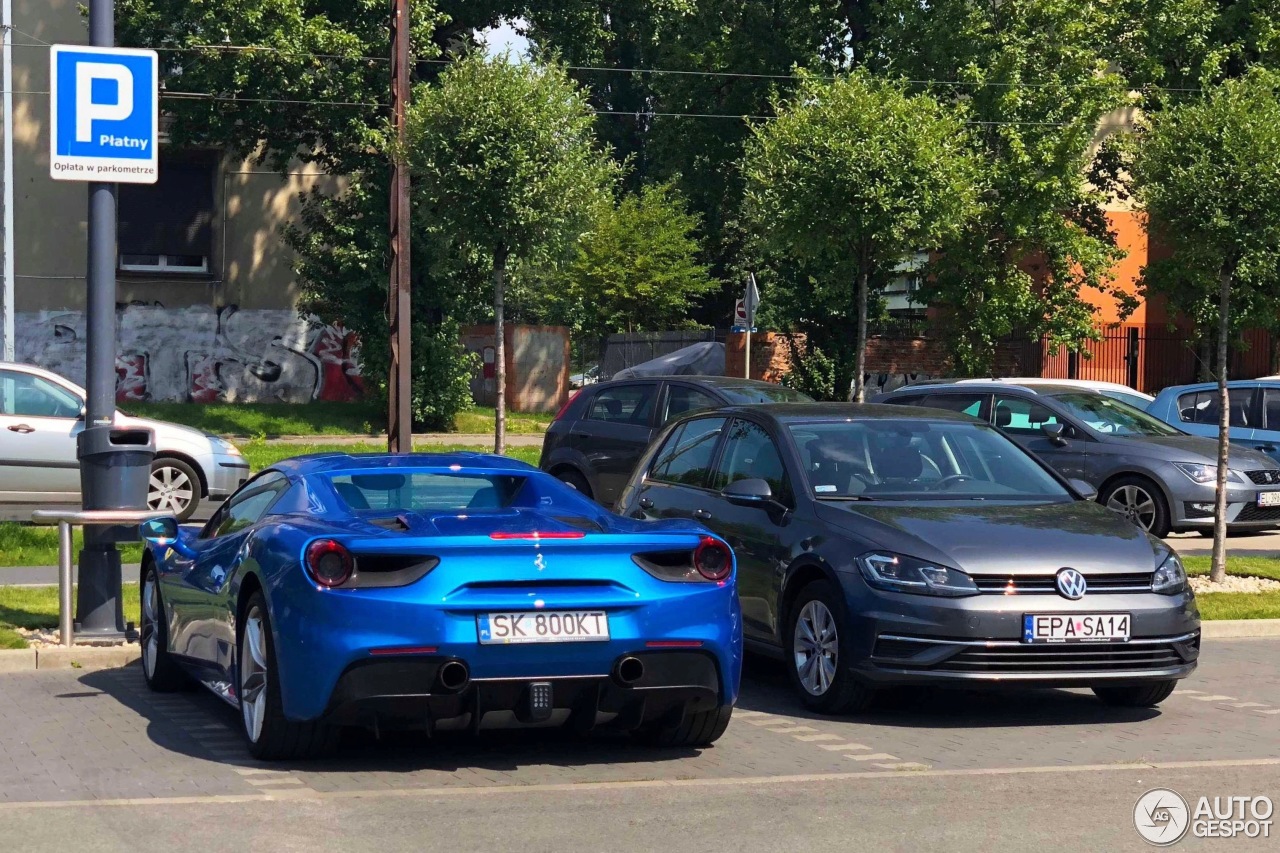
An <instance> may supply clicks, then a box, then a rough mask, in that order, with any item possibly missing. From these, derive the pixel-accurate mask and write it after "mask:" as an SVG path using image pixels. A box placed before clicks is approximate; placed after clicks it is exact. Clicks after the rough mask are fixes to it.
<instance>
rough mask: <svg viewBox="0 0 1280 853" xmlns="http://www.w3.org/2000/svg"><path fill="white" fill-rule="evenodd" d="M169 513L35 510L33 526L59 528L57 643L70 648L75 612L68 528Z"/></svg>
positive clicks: (128, 521)
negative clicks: (44, 525) (72, 600)
mask: <svg viewBox="0 0 1280 853" xmlns="http://www.w3.org/2000/svg"><path fill="white" fill-rule="evenodd" d="M169 515H172V513H170V512H157V511H156V510H150V509H38V510H36V511H35V512H33V513H31V523H32V524H56V525H58V642H59V643H61V644H62V645H64V646H70V645H71V644H72V643H73V642H74V639H75V638H74V632H75V626H74V624H73V619H74V616H75V609H74V608H73V607H72V604H71V586H72V583H71V561H72V550H71V549H72V540H71V529H72V528H73V527H75V526H76V525H81V526H83V525H86V524H112V525H114V524H141V523H142V522H144V521H150V520H151V519H153V518H165V517H167V516H169Z"/></svg>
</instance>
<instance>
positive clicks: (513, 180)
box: [403, 54, 617, 453]
mask: <svg viewBox="0 0 1280 853" xmlns="http://www.w3.org/2000/svg"><path fill="white" fill-rule="evenodd" d="M414 95H415V97H414V99H413V103H412V104H411V105H410V108H409V112H408V140H409V142H408V151H406V152H403V153H404V156H405V157H407V159H408V162H409V165H410V168H411V170H412V174H413V176H414V188H413V189H414V193H415V194H417V195H418V196H419V198H420V204H422V206H423V209H424V211H425V213H426V216H427V221H428V228H429V229H430V230H431V231H433V232H434V233H435V235H436V236H437V237H438V238H439V239H440V240H442V241H443V242H444V243H445V244H446V245H449V246H451V247H452V248H453V249H454V250H455V251H459V252H460V253H465V252H467V251H470V252H474V253H476V254H479V255H483V256H484V257H485V258H487V260H488V263H489V265H490V268H491V276H492V281H493V314H494V336H495V349H496V374H497V385H498V395H497V420H496V429H495V437H494V450H495V452H497V453H502V452H503V450H504V449H505V444H506V400H505V397H506V365H505V363H504V362H505V353H506V346H505V341H504V322H503V288H504V284H505V276H506V272H507V265H508V263H509V262H511V261H512V260H519V261H525V262H528V261H530V260H531V259H533V258H535V257H543V258H550V259H554V258H558V257H562V256H564V255H565V254H566V253H567V252H568V251H569V250H570V249H571V248H572V247H573V244H574V242H575V241H576V240H577V239H578V237H579V236H581V234H582V233H583V232H584V231H585V230H586V229H587V228H588V226H589V224H590V219H589V217H590V215H591V212H592V211H593V210H595V209H596V208H597V206H598V205H599V204H600V203H601V200H602V199H603V198H606V197H607V194H608V193H609V192H610V189H611V187H612V184H613V183H614V181H615V178H616V171H617V170H616V167H615V166H614V164H613V162H612V161H611V160H610V159H609V157H608V154H607V152H605V151H604V150H602V149H601V148H600V146H598V145H597V143H596V140H595V137H594V135H593V133H592V124H593V122H594V120H595V115H594V113H593V112H592V111H591V109H590V107H589V106H588V105H587V103H586V100H585V98H584V97H583V95H582V93H581V92H580V91H579V89H578V88H577V87H576V86H575V85H574V84H573V83H572V82H571V81H570V80H569V78H568V77H567V76H566V75H565V73H564V71H563V69H561V68H559V67H557V66H554V65H550V66H536V65H532V64H523V65H514V64H510V63H508V62H506V61H503V60H498V61H490V60H487V59H485V58H483V57H482V56H480V55H479V54H473V55H471V56H469V57H467V58H465V59H462V60H460V61H458V62H456V63H455V64H454V65H452V66H451V67H450V68H449V69H448V70H447V71H445V72H444V74H442V75H441V76H440V80H439V82H438V85H434V86H420V87H419V88H418V89H417V90H416V91H415V93H414Z"/></svg>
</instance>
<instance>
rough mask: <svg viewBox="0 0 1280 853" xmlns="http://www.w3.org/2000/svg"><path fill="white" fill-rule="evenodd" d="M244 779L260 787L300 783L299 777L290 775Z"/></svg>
mask: <svg viewBox="0 0 1280 853" xmlns="http://www.w3.org/2000/svg"><path fill="white" fill-rule="evenodd" d="M244 781H246V782H248V783H249V784H250V785H257V786H259V787H262V786H265V785H301V784H302V780H301V779H295V778H293V777H292V776H280V777H277V776H272V777H270V778H268V779H245V780H244Z"/></svg>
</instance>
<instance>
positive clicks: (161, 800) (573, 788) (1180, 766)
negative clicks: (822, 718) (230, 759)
mask: <svg viewBox="0 0 1280 853" xmlns="http://www.w3.org/2000/svg"><path fill="white" fill-rule="evenodd" d="M1277 766H1280V758H1240V759H1233V758H1228V759H1211V760H1208V761H1165V762H1152V763H1146V762H1144V763H1141V764H1077V765H1061V764H1058V765H1049V766H1042V767H991V768H977V769H956V770H921V771H919V772H918V773H902V772H900V771H897V770H862V771H850V772H847V773H809V774H802V775H793V776H731V777H720V778H715V779H645V780H633V781H622V782H555V783H550V784H546V785H520V784H511V785H496V786H492V787H488V788H479V787H461V786H458V785H452V786H446V787H438V788H372V789H367V790H362V791H315V790H313V789H311V788H291V789H286V790H281V791H266V790H263V791H260V792H257V793H252V794H207V795H204V796H182V797H130V798H120V799H115V800H32V801H30V802H14V801H9V802H2V803H0V812H5V811H25V810H35V809H83V808H85V807H88V806H94V807H99V808H112V807H120V806H149V807H155V806H183V805H201V806H203V805H221V804H243V803H265V802H270V801H271V800H272V799H282V798H284V797H285V796H286V795H288V796H294V795H297V796H300V797H304V798H314V799H318V800H328V799H369V798H375V797H403V798H415V799H422V798H430V797H474V796H492V795H500V794H528V793H554V792H574V793H579V794H580V793H583V792H587V793H590V792H594V791H613V790H627V789H631V788H737V787H743V786H754V785H788V784H801V783H807V782H818V783H821V782H857V781H859V780H866V779H936V778H939V777H946V776H1020V775H1028V774H1046V773H1098V772H1111V773H1115V772H1121V773H1124V772H1132V771H1135V770H1136V771H1138V772H1139V773H1142V772H1150V771H1152V770H1198V769H1203V768H1208V767H1277Z"/></svg>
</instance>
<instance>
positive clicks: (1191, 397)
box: [1147, 377, 1280, 461]
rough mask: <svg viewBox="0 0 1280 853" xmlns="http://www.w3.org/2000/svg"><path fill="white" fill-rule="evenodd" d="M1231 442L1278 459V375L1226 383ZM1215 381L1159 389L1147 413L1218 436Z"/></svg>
mask: <svg viewBox="0 0 1280 853" xmlns="http://www.w3.org/2000/svg"><path fill="white" fill-rule="evenodd" d="M1227 405H1228V408H1229V409H1230V412H1229V413H1228V420H1229V422H1230V424H1231V429H1230V433H1229V435H1230V439H1231V443H1232V444H1234V445H1238V446H1240V447H1252V448H1254V449H1255V450H1260V451H1262V452H1263V453H1265V454H1267V455H1268V456H1270V457H1271V458H1273V459H1275V460H1277V461H1280V377H1273V378H1270V379H1243V380H1238V381H1235V382H1228V383H1227ZM1220 411H1221V407H1220V406H1219V405H1218V383H1216V382H1201V383H1198V384H1195V385H1174V386H1171V387H1169V388H1166V389H1164V390H1163V391H1161V392H1160V393H1159V394H1158V395H1157V396H1156V399H1155V401H1154V402H1152V403H1151V405H1149V406H1148V407H1147V412H1148V413H1150V414H1152V415H1154V416H1156V417H1157V418H1159V419H1160V420H1162V421H1164V422H1165V423H1167V424H1172V425H1173V426H1175V427H1177V428H1178V429H1180V430H1182V431H1183V432H1189V433H1191V434H1192V435H1203V436H1207V437H1209V438H1217V437H1218V417H1219V413H1220Z"/></svg>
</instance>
